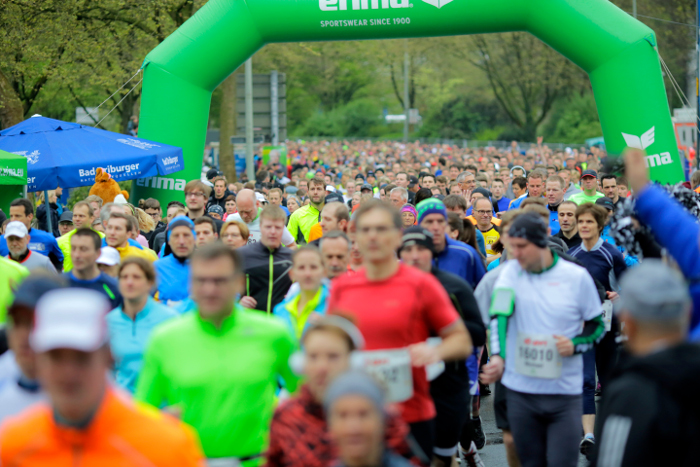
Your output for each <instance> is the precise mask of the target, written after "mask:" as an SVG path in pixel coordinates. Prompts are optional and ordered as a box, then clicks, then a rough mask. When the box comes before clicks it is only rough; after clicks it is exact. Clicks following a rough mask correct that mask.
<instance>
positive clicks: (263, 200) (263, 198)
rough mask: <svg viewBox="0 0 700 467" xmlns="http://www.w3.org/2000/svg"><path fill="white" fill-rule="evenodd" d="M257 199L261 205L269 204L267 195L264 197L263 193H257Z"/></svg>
mask: <svg viewBox="0 0 700 467" xmlns="http://www.w3.org/2000/svg"><path fill="white" fill-rule="evenodd" d="M255 199H257V200H258V201H260V202H261V203H267V199H265V195H263V194H262V193H258V192H257V191H256V192H255Z"/></svg>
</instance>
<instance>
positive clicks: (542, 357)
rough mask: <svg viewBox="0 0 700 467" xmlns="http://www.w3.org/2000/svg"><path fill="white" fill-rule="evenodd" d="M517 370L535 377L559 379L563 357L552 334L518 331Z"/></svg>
mask: <svg viewBox="0 0 700 467" xmlns="http://www.w3.org/2000/svg"><path fill="white" fill-rule="evenodd" d="M517 344H518V345H517V349H516V355H515V371H516V372H517V373H520V374H521V375H525V376H532V377H535V378H547V379H557V378H559V377H560V376H561V364H562V358H561V355H559V352H558V351H557V344H556V340H555V339H554V336H552V335H551V334H528V333H522V332H521V333H518V342H517Z"/></svg>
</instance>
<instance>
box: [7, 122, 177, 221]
mask: <svg viewBox="0 0 700 467" xmlns="http://www.w3.org/2000/svg"><path fill="white" fill-rule="evenodd" d="M0 149H2V150H3V151H7V152H11V153H14V154H18V155H22V156H24V157H26V158H27V190H28V191H46V190H53V189H55V188H57V187H59V186H60V187H62V188H74V187H79V186H88V185H92V184H93V183H94V182H95V170H96V169H97V168H98V167H102V168H103V169H104V170H106V171H107V172H109V173H110V174H111V175H112V178H113V179H114V180H115V181H117V182H119V181H124V180H133V179H136V178H142V177H153V176H156V175H169V174H172V173H174V172H178V171H180V170H182V169H184V162H183V158H182V149H181V148H178V147H175V146H168V145H167V144H162V143H158V142H154V141H148V140H145V139H140V138H135V137H133V136H129V135H123V134H120V133H112V132H110V131H106V130H101V129H99V128H93V127H90V126H85V125H81V124H79V123H70V122H62V121H60V120H54V119H52V118H46V117H42V116H41V115H34V116H33V117H31V118H28V119H27V120H25V121H23V122H21V123H18V124H17V125H15V126H13V127H10V128H7V129H5V130H2V131H0ZM45 199H46V200H47V203H48V196H45ZM47 208H48V206H47ZM49 219H50V216H49ZM50 228H51V227H49V229H50Z"/></svg>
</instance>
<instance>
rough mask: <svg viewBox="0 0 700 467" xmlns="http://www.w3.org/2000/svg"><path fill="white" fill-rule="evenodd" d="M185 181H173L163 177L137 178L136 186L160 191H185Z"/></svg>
mask: <svg viewBox="0 0 700 467" xmlns="http://www.w3.org/2000/svg"><path fill="white" fill-rule="evenodd" d="M185 184H187V182H186V181H185V180H175V179H172V178H165V177H145V178H137V179H136V185H137V186H142V187H145V188H157V189H160V190H177V191H185Z"/></svg>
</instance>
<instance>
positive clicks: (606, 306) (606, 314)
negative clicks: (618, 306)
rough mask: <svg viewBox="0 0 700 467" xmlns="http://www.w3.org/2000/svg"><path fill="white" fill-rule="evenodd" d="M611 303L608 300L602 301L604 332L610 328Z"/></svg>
mask: <svg viewBox="0 0 700 467" xmlns="http://www.w3.org/2000/svg"><path fill="white" fill-rule="evenodd" d="M612 317H613V303H612V302H611V301H610V300H605V301H604V302H603V323H605V332H608V331H610V329H612Z"/></svg>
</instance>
